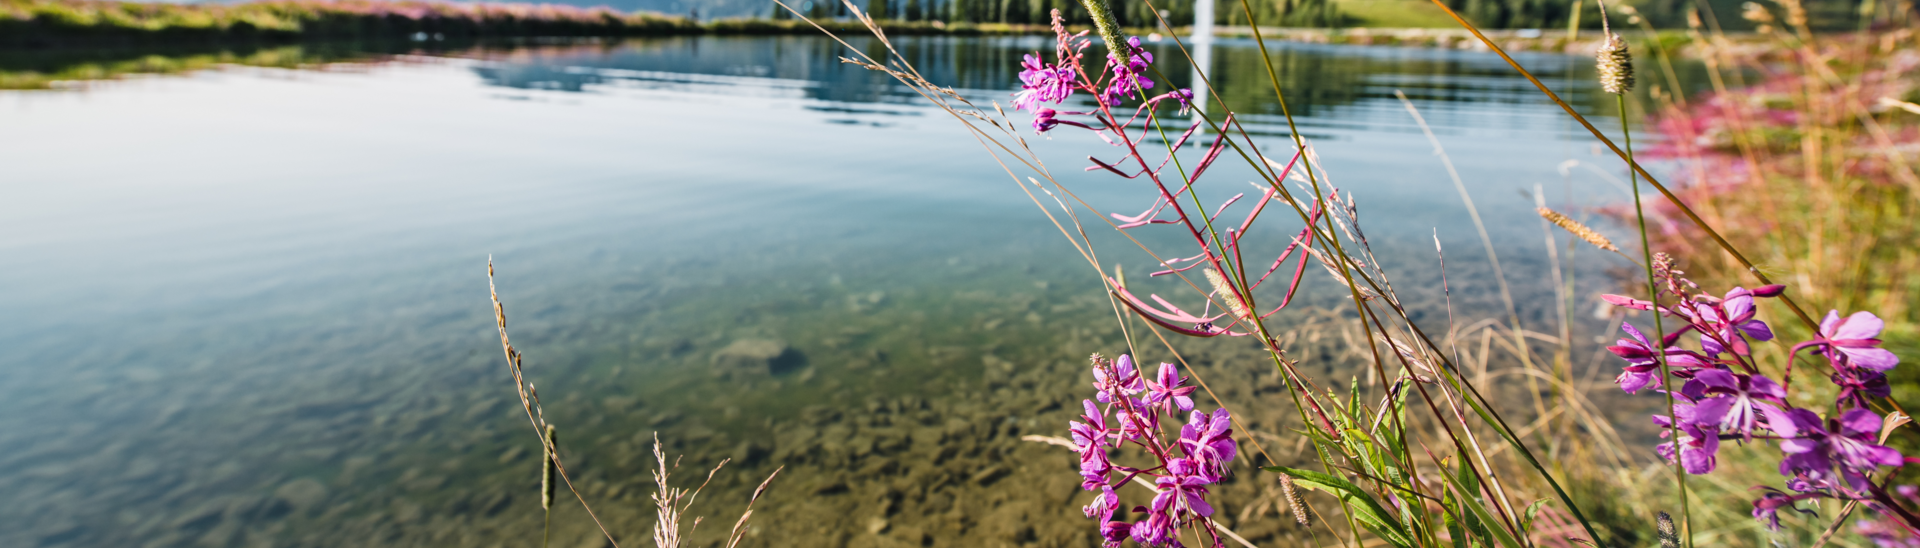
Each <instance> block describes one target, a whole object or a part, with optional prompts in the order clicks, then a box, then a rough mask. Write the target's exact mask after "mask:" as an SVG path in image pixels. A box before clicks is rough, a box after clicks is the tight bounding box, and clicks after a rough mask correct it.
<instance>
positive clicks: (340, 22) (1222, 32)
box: [0, 0, 1690, 53]
mask: <svg viewBox="0 0 1920 548" xmlns="http://www.w3.org/2000/svg"><path fill="white" fill-rule="evenodd" d="M818 23H819V25H820V26H821V27H823V28H825V29H827V30H829V31H832V32H834V33H836V34H865V33H866V32H867V30H866V28H865V27H864V26H862V25H861V24H860V22H859V21H856V20H851V19H840V20H825V21H819V22H818ZM879 23H880V25H881V27H882V28H883V29H885V30H886V32H887V33H888V34H891V35H948V36H990V35H1050V34H1052V32H1053V30H1052V29H1051V28H1050V27H1048V26H1047V25H1035V24H1008V23H967V22H961V23H945V22H942V21H885V20H883V21H880V22H879ZM1069 28H1070V29H1071V30H1082V29H1081V28H1079V27H1073V26H1070V27H1069ZM1156 30H1158V29H1146V28H1142V29H1128V31H1129V33H1130V34H1137V35H1139V36H1143V37H1147V36H1158V33H1157V32H1155V31H1156ZM1177 30H1178V31H1179V32H1180V34H1183V35H1184V34H1186V33H1187V30H1188V28H1186V27H1182V28H1179V29H1177ZM1259 30H1260V34H1261V35H1262V36H1265V37H1268V38H1270V39H1275V40H1281V41H1288V42H1303V43H1316V44H1345V45H1388V46H1405V47H1437V48H1448V49H1465V50H1473V49H1481V50H1484V49H1486V47H1485V46H1484V45H1483V44H1480V43H1479V41H1478V40H1475V39H1474V38H1473V37H1472V35H1471V34H1469V33H1468V32H1467V31H1466V30H1465V29H1460V28H1368V27H1352V28H1298V27H1294V28H1289V27H1261V28H1260V29H1259ZM818 32H820V31H819V29H816V28H814V25H813V24H811V23H809V22H807V21H805V20H797V19H767V18H751V19H717V20H711V21H696V20H692V19H688V18H685V17H679V16H670V15H664V14H657V13H648V12H631V13H626V12H618V11H614V10H611V9H608V8H579V7H573V6H564V5H554V4H450V3H437V2H413V1H404V2H357V3H347V2H329V1H305V0H271V1H266V2H255V3H247V4H234V5H207V4H166V5H157V4H142V3H133V2H118V1H103V2H89V1H68V0H0V51H22V50H81V49H103V48H183V47H195V46H200V47H246V46H253V47H265V46H280V45H295V44H327V43H342V42H397V43H407V42H414V43H431V42H455V43H461V42H477V41H489V40H508V39H511V40H533V41H540V40H556V39H557V40H571V39H586V38H635V37H650V36H691V35H719V36H729V35H731V36H752V35H800V34H816V33H818ZM1484 32H1485V33H1486V34H1487V36H1489V37H1490V38H1493V39H1495V40H1496V41H1498V42H1500V44H1501V47H1502V48H1505V49H1507V50H1510V51H1550V52H1576V51H1577V52H1580V53H1585V52H1586V51H1585V50H1584V49H1582V48H1589V46H1590V44H1591V43H1597V42H1596V39H1597V37H1598V36H1599V33H1598V31H1588V30H1584V29H1583V30H1581V31H1579V32H1578V34H1577V35H1576V36H1573V37H1571V39H1569V36H1568V34H1569V33H1568V32H1567V31H1565V30H1542V29H1503V30H1488V31H1484ZM1623 34H1625V35H1627V36H1630V37H1637V38H1636V39H1635V41H1636V42H1652V41H1658V42H1660V43H1661V44H1663V45H1666V46H1676V45H1681V44H1684V43H1686V42H1689V41H1690V39H1689V38H1688V37H1687V36H1686V33H1685V31H1680V30H1663V31H1656V32H1655V33H1652V34H1651V35H1650V34H1649V33H1646V32H1636V31H1625V32H1623ZM1215 35H1216V36H1218V37H1222V38H1246V37H1251V36H1252V35H1253V29H1252V28H1251V27H1244V26H1218V27H1215ZM1589 49H1590V48H1589Z"/></svg>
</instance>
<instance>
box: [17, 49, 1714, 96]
mask: <svg viewBox="0 0 1920 548" xmlns="http://www.w3.org/2000/svg"><path fill="white" fill-rule="evenodd" d="M848 42H849V43H850V44H852V45H853V46H854V47H856V48H859V49H860V50H861V51H863V52H865V53H866V54H867V55H869V56H872V57H874V58H882V57H884V56H885V55H886V53H887V52H886V51H885V48H884V47H883V46H881V45H880V44H879V42H878V41H876V40H873V39H871V38H849V39H848ZM895 45H896V47H897V48H898V50H899V53H900V54H901V55H903V56H905V57H906V58H907V59H908V60H910V61H911V62H912V64H913V66H914V67H915V68H917V69H918V70H919V72H920V73H921V74H922V75H923V76H925V77H926V78H927V79H928V80H929V81H932V82H933V83H935V84H937V85H940V86H946V87H952V88H955V89H959V90H962V92H963V93H968V94H969V95H970V96H971V97H973V98H974V99H975V100H976V101H981V102H983V103H984V102H985V101H1000V102H1001V103H1002V104H1003V105H1004V104H1006V102H1007V100H1008V98H1009V95H1010V94H1011V92H1012V91H1013V90H1014V89H1015V88H1016V84H1017V73H1018V70H1019V66H1018V64H1019V58H1020V56H1021V55H1023V54H1027V53H1033V52H1036V51H1037V52H1040V53H1043V54H1045V55H1046V56H1049V57H1051V55H1052V53H1051V51H1052V38H1051V37H1045V36H999V37H951V36H908V37H899V38H896V39H895ZM1150 47H1151V48H1152V49H1153V50H1154V54H1155V56H1156V57H1157V60H1156V63H1155V66H1156V68H1157V69H1158V70H1159V76H1160V77H1159V78H1156V79H1159V80H1163V81H1170V82H1171V83H1172V85H1174V86H1179V87H1188V86H1190V85H1191V80H1192V69H1191V66H1190V65H1189V63H1188V60H1187V56H1186V55H1183V54H1182V53H1181V52H1179V51H1178V50H1177V49H1176V48H1175V47H1174V46H1173V44H1172V42H1171V41H1162V42H1160V43H1157V44H1150ZM1096 49H1097V47H1096ZM1268 51H1269V52H1270V53H1271V54H1272V55H1273V59H1274V63H1273V66H1274V69H1275V71H1276V74H1275V77H1276V78H1277V80H1278V81H1279V82H1280V85H1281V87H1282V88H1283V89H1284V90H1285V91H1286V94H1287V101H1288V106H1289V107H1290V108H1291V109H1292V110H1293V114H1294V115H1296V116H1325V115H1330V114H1333V112H1331V111H1329V109H1336V108H1339V107H1344V106H1348V105H1352V104H1356V103H1363V102H1367V101H1371V100H1389V99H1391V98H1392V96H1393V90H1395V89H1400V90H1403V91H1405V92H1406V93H1407V95H1408V96H1409V97H1412V98H1414V99H1415V100H1428V101H1433V102H1438V103H1448V104H1461V105H1470V104H1473V103H1508V104H1512V103H1520V104H1533V103H1542V104H1544V101H1545V99H1544V98H1543V97H1541V96H1539V94H1538V92H1537V91H1534V90H1533V89H1532V88H1531V86H1530V85H1529V84H1527V83H1526V82H1525V81H1524V80H1520V79H1518V78H1516V77H1515V76H1514V75H1513V73H1512V72H1511V69H1508V68H1507V67H1506V66H1504V65H1503V64H1502V63H1501V62H1500V61H1499V59H1498V58H1496V57H1494V56H1492V55H1491V54H1487V53H1478V52H1463V51H1454V50H1444V49H1423V48H1402V47H1374V46H1328V45H1311V44H1297V43H1281V42H1270V43H1269V44H1268ZM405 53H412V54H427V55H444V56H452V57H460V58H469V59H476V60H480V61H484V63H482V64H480V65H479V66H476V67H474V68H473V70H474V72H475V73H476V74H477V75H478V76H480V77H481V78H482V80H484V81H485V82H486V83H488V84H490V85H495V86H502V87H510V88H518V89H540V90H555V91H569V92H580V91H585V90H587V89H588V88H589V87H591V86H597V85H606V84H619V85H638V86H651V87H661V88H669V89H679V90H685V91H691V92H696V93H719V94H754V95H779V96H788V97H802V98H807V99H814V100H822V101H832V102H849V103H902V104H913V103H917V102H919V101H920V98H919V97H918V96H916V95H914V94H912V93H911V92H910V91H908V90H907V89H906V88H904V87H901V86H899V85H897V84H896V83H895V82H893V79H892V78H891V77H889V76H887V75H885V74H881V73H878V72H874V71H870V70H866V69H863V68H860V67H858V66H854V65H850V64H846V63H842V62H841V61H840V58H841V57H845V56H849V55H850V52H848V51H846V49H845V48H844V47H842V46H841V45H840V44H839V43H837V42H834V41H832V40H830V39H827V38H825V37H817V36H755V37H711V36H687V37H666V38H641V39H630V40H611V41H577V42H566V43H527V42H504V43H503V42H489V43H480V42H429V43H427V44H425V45H422V44H419V43H414V42H400V43H367V42H361V43H352V42H347V43H334V44H308V45H294V46H281V47H271V48H268V47H259V48H207V49H200V50H192V49H164V50H154V49H126V50H88V51H51V52H48V51H35V52H32V53H31V54H28V53H0V89H23V88H25V89H33V88H46V87H48V86H49V83H50V82H52V81H57V80H89V79H106V78H113V77H116V76H120V75H124V74H133V73H159V74H167V73H182V72H188V71H193V70H201V69H205V68H211V67H213V66H216V65H219V64H238V65H247V66H270V67H282V68H311V67H324V66H326V65H328V64H333V63H341V62H354V63H369V62H393V61H394V60H395V59H396V57H395V55H394V54H405ZM1213 59H1214V60H1213V67H1212V69H1213V70H1212V71H1211V76H1210V78H1211V79H1212V81H1213V84H1214V90H1213V91H1214V92H1215V93H1218V94H1219V95H1220V97H1221V98H1223V99H1224V100H1225V101H1226V103H1227V105H1228V106H1230V107H1231V108H1232V109H1233V110H1235V111H1237V112H1240V113H1242V114H1245V115H1279V114H1280V107H1279V103H1278V102H1277V101H1275V99H1274V94H1273V89H1272V84H1271V80H1270V79H1269V77H1268V74H1267V67H1266V66H1265V65H1264V64H1263V63H1261V61H1260V52H1259V48H1258V47H1257V46H1256V45H1255V44H1254V43H1253V42H1252V41H1250V40H1223V41H1222V42H1221V43H1220V44H1219V45H1217V46H1216V47H1215V49H1214V53H1213ZM1522 62H1524V63H1525V64H1527V65H1528V66H1529V68H1530V69H1532V70H1534V71H1536V74H1538V75H1540V77H1541V78H1542V79H1544V80H1546V81H1547V82H1548V84H1549V85H1551V86H1554V87H1556V88H1568V89H1562V90H1561V91H1562V93H1563V94H1564V95H1565V96H1567V97H1568V99H1569V100H1571V101H1572V102H1574V103H1575V104H1576V105H1577V106H1582V107H1587V108H1586V110H1588V111H1590V112H1604V111H1606V108H1602V107H1607V104H1603V103H1602V102H1601V100H1602V99H1604V97H1601V96H1600V95H1599V94H1597V93H1593V92H1590V91H1588V90H1587V89H1586V86H1587V85H1588V84H1587V82H1588V81H1590V80H1591V79H1590V78H1589V77H1587V75H1586V72H1587V71H1591V70H1592V68H1591V66H1590V65H1591V62H1590V61H1588V60H1587V59H1586V58H1585V57H1581V56H1560V55H1532V56H1527V57H1525V58H1523V59H1522ZM1679 69H1680V70H1679V71H1678V72H1680V76H1681V79H1682V83H1681V85H1682V87H1683V88H1686V89H1688V90H1689V91H1691V90H1693V89H1697V88H1700V87H1703V86H1702V85H1701V84H1700V82H1703V81H1704V79H1703V78H1701V77H1700V76H1699V75H1701V74H1703V73H1702V72H1701V69H1700V67H1698V66H1696V65H1694V64H1691V63H1681V64H1680V66H1679ZM1570 71H1571V74H1570ZM1569 76H1571V77H1569ZM1569 83H1570V84H1571V85H1570V86H1569ZM1166 85H1167V84H1166V83H1164V82H1163V83H1162V85H1161V87H1158V88H1156V89H1165V87H1164V86H1166ZM1077 99H1078V100H1080V101H1082V102H1083V103H1082V105H1086V104H1087V103H1084V101H1086V100H1087V99H1088V98H1087V97H1085V96H1084V95H1081V96H1079V97H1077ZM1209 102H1211V101H1209ZM1210 112H1219V110H1218V108H1217V106H1216V107H1215V108H1214V109H1210Z"/></svg>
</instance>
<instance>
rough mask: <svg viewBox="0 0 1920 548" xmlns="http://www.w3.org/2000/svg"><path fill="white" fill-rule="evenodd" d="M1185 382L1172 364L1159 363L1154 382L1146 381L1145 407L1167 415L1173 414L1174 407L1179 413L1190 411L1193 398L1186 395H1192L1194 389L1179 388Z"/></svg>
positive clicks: (1187, 387) (1188, 387)
mask: <svg viewBox="0 0 1920 548" xmlns="http://www.w3.org/2000/svg"><path fill="white" fill-rule="evenodd" d="M1186 382H1187V379H1186V378H1185V377H1181V376H1180V374H1179V372H1178V371H1176V370H1175V369H1174V368H1173V364H1171V363H1164V362H1163V363H1161V364H1160V374H1159V375H1155V376H1154V380H1150V381H1147V405H1150V406H1153V407H1155V408H1158V409H1159V410H1160V412H1162V413H1167V414H1169V415H1171V414H1173V408H1174V407H1179V408H1180V410H1181V411H1190V410H1192V409H1193V398H1191V397H1189V396H1187V395H1188V394H1192V393H1193V390H1194V387H1192V386H1184V387H1183V386H1180V385H1182V384H1185V383H1186Z"/></svg>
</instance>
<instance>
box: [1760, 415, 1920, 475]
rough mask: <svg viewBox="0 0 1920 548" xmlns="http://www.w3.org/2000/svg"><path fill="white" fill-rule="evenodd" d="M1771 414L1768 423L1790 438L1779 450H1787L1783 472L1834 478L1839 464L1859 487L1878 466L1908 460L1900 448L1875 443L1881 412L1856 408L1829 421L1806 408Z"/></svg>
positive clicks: (1842, 471)
mask: <svg viewBox="0 0 1920 548" xmlns="http://www.w3.org/2000/svg"><path fill="white" fill-rule="evenodd" d="M1769 415H1770V416H1768V417H1767V424H1768V426H1769V427H1771V428H1772V429H1773V431H1774V432H1778V433H1780V434H1781V435H1782V436H1785V437H1787V438H1789V439H1785V440H1781V442H1780V450H1781V451H1784V452H1786V453H1787V458H1786V460H1784V461H1782V462H1781V463H1780V473H1782V474H1786V475H1796V474H1800V473H1804V474H1806V475H1807V476H1808V477H1810V478H1812V479H1815V480H1826V479H1832V478H1833V469H1834V465H1835V464H1838V465H1840V471H1841V474H1840V477H1841V478H1843V479H1845V480H1847V483H1848V484H1851V485H1853V486H1854V488H1856V489H1859V488H1862V487H1863V486H1865V484H1866V474H1867V473H1870V472H1872V471H1873V470H1874V469H1875V468H1877V467H1880V466H1899V465H1900V464H1901V463H1903V462H1905V459H1903V458H1902V457H1901V456H1900V452H1899V451H1895V450H1893V449H1892V448H1890V447H1886V446H1883V445H1878V444H1876V443H1874V442H1875V441H1876V440H1877V436H1878V435H1879V434H1880V424H1881V423H1880V415H1878V414H1875V413H1874V412H1873V411H1869V410H1866V409H1854V410H1852V411H1848V412H1846V413H1842V414H1841V415H1840V418H1839V419H1837V420H1827V421H1821V420H1820V416H1819V415H1816V414H1814V413H1813V412H1812V411H1808V410H1805V409H1788V410H1786V411H1783V412H1780V413H1777V414H1772V413H1770V414H1769Z"/></svg>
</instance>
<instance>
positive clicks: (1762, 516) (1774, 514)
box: [1753, 488, 1815, 531]
mask: <svg viewBox="0 0 1920 548" xmlns="http://www.w3.org/2000/svg"><path fill="white" fill-rule="evenodd" d="M1813 496H1815V495H1812V494H1804V495H1788V494H1786V493H1783V492H1781V491H1780V490H1779V489H1773V488H1768V489H1767V490H1766V493H1765V494H1763V495H1760V499H1759V500H1755V501H1753V519H1757V520H1760V521H1762V522H1765V523H1766V524H1767V529H1768V530H1770V531H1779V530H1780V509H1782V508H1785V509H1788V510H1793V511H1795V512H1799V513H1802V514H1810V515H1811V514H1813V511H1812V510H1803V509H1801V508H1800V507H1798V506H1794V503H1796V502H1799V501H1800V500H1801V499H1805V498H1810V497H1813Z"/></svg>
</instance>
